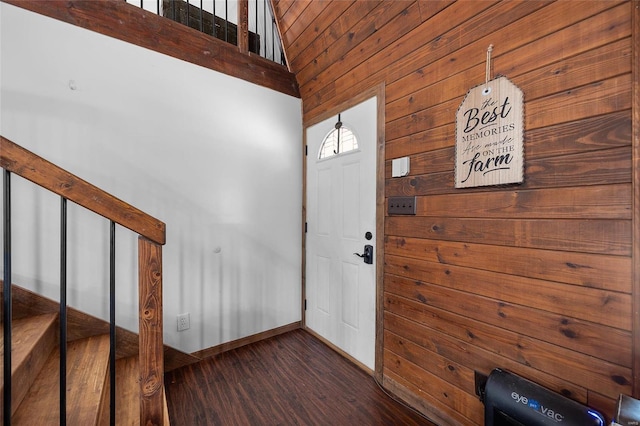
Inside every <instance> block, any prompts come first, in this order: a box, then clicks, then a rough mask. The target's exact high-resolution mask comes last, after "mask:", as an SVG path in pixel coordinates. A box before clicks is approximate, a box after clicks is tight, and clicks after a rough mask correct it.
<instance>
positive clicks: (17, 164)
mask: <svg viewBox="0 0 640 426" xmlns="http://www.w3.org/2000/svg"><path fill="white" fill-rule="evenodd" d="M0 167H2V168H3V169H5V170H9V171H10V172H12V173H15V174H17V175H20V176H22V177H23V178H25V179H27V180H30V181H31V182H33V183H35V184H37V185H40V186H41V187H43V188H46V189H48V190H49V191H51V192H54V193H56V194H58V195H60V196H61V197H65V198H66V199H67V200H69V201H73V202H74V203H76V204H78V205H80V206H82V207H85V208H86V209H89V210H91V211H92V212H94V213H97V214H99V215H100V216H103V217H105V218H107V219H109V220H112V221H114V222H116V223H117V224H119V225H121V226H124V227H125V228H129V229H130V230H132V231H133V232H135V233H137V234H140V235H142V236H143V237H145V238H147V239H148V240H151V241H153V242H154V243H156V244H160V245H164V243H165V224H164V223H163V222H161V221H159V220H158V219H155V218H154V217H152V216H149V215H148V214H146V213H144V212H143V211H141V210H138V209H137V208H135V207H133V206H131V205H130V204H127V203H125V202H124V201H122V200H119V199H118V198H116V197H114V196H113V195H110V194H108V193H106V192H104V191H103V190H101V189H100V188H98V187H96V186H93V185H91V184H90V183H88V182H86V181H84V180H82V179H80V178H79V177H77V176H75V175H73V174H71V173H69V172H67V171H66V170H63V169H61V168H60V167H58V166H56V165H55V164H53V163H50V162H49V161H47V160H45V159H43V158H41V157H39V156H37V155H36V154H34V153H32V152H31V151H28V150H27V149H25V148H23V147H21V146H20V145H17V144H15V143H14V142H12V141H10V140H9V139H7V138H5V137H2V136H0Z"/></svg>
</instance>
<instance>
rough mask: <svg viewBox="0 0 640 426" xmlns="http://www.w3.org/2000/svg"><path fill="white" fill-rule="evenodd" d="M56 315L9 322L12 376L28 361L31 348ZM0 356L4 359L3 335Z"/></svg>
mask: <svg viewBox="0 0 640 426" xmlns="http://www.w3.org/2000/svg"><path fill="white" fill-rule="evenodd" d="M57 318H58V315H57V314H43V315H36V316H32V317H27V318H22V319H18V320H14V321H12V322H11V325H12V330H11V373H12V374H14V373H15V372H16V370H18V369H19V368H20V366H21V365H22V364H23V363H24V362H25V361H27V360H28V358H29V354H31V352H32V350H33V348H34V347H35V346H36V345H37V344H38V341H39V340H40V339H41V338H42V337H43V336H44V335H45V334H46V333H47V330H48V329H49V327H51V326H52V325H53V324H54V323H55V321H56V319H57ZM0 356H3V357H4V333H3V334H2V335H0ZM0 379H2V383H0V389H1V388H2V387H4V369H0Z"/></svg>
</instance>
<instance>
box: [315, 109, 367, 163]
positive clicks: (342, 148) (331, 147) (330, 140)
mask: <svg viewBox="0 0 640 426" xmlns="http://www.w3.org/2000/svg"><path fill="white" fill-rule="evenodd" d="M356 149H358V139H357V138H356V135H355V134H354V133H353V132H352V131H351V130H350V129H349V128H348V127H346V126H345V125H344V124H343V123H342V122H341V121H340V116H339V115H338V122H337V123H336V126H335V128H334V129H332V130H331V131H330V132H329V134H328V135H327V136H325V138H324V140H323V141H322V145H320V152H319V153H318V159H320V160H321V159H323V158H329V157H331V156H333V155H338V154H343V153H345V152H349V151H353V150H356Z"/></svg>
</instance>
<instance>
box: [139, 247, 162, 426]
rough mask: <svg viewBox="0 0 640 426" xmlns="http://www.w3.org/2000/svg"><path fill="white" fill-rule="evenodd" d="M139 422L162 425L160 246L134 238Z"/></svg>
mask: <svg viewBox="0 0 640 426" xmlns="http://www.w3.org/2000/svg"><path fill="white" fill-rule="evenodd" d="M138 285H139V287H138V291H139V310H140V351H139V353H140V355H139V356H140V392H141V393H140V397H141V398H140V424H141V425H159V426H163V425H164V424H165V420H168V419H164V352H163V342H162V246H161V245H159V244H156V243H154V242H152V241H150V240H147V239H146V238H144V237H139V238H138Z"/></svg>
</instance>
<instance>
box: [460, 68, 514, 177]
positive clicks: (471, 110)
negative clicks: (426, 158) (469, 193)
mask: <svg viewBox="0 0 640 426" xmlns="http://www.w3.org/2000/svg"><path fill="white" fill-rule="evenodd" d="M523 181H524V97H523V94H522V90H520V88H519V87H518V86H516V85H515V84H513V83H512V82H511V81H510V80H509V79H508V78H506V77H498V78H496V79H493V80H490V81H487V82H486V83H484V84H481V85H478V86H476V87H474V88H472V89H471V90H469V92H468V93H467V95H466V96H465V98H464V100H463V101H462V103H461V104H460V107H459V108H458V112H457V113H456V168H455V185H456V188H470V187H475V186H487V185H504V184H509V183H522V182H523Z"/></svg>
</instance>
